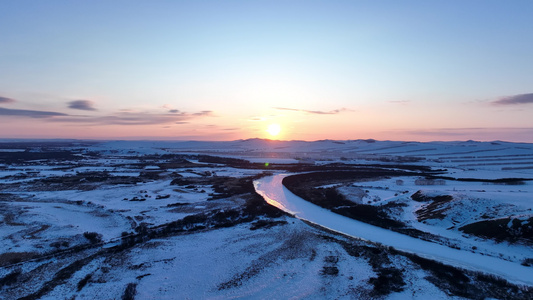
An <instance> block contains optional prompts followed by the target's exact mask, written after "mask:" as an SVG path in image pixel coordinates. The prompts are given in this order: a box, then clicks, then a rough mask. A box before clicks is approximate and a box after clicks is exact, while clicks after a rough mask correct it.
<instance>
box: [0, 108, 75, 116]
mask: <svg viewBox="0 0 533 300" xmlns="http://www.w3.org/2000/svg"><path fill="white" fill-rule="evenodd" d="M0 116H19V117H30V118H51V117H58V116H68V115H67V114H64V113H59V112H54V111H41V110H27V109H9V108H3V107H0Z"/></svg>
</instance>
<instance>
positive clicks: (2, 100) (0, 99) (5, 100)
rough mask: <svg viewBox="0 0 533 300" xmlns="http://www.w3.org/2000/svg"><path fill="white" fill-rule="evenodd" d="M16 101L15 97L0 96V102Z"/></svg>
mask: <svg viewBox="0 0 533 300" xmlns="http://www.w3.org/2000/svg"><path fill="white" fill-rule="evenodd" d="M13 102H16V101H15V99H11V98H7V97H0V104H8V103H13Z"/></svg>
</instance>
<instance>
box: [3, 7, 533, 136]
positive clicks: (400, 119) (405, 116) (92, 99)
mask: <svg viewBox="0 0 533 300" xmlns="http://www.w3.org/2000/svg"><path fill="white" fill-rule="evenodd" d="M532 15H533V1H530V0H513V1H501V0H498V1H494V0H469V1H462V0H461V1H459V0H452V1H422V0H418V1H414V0H412V1H411V0H406V1H396V0H390V1H387V0H378V1H356V0H352V1H313V0H307V1H290V0H288V1H287V0H285V1H275V0H272V1H260V0H258V1H231V0H229V1H208V0H206V1H178V0H175V1H170V0H169V1H157V0H156V1H136V0H128V1H122V0H114V1H98V0H96V1H57V0H48V1H38V0H34V1H28V0H16V1H15V0H4V1H0V138H76V139H155V140H237V139H248V138H271V139H281V140H308V141H312V140H322V139H336V140H354V139H368V138H372V139H378V140H406V141H407V140H408V141H448V140H480V141H492V140H505V141H514V142H533V117H532V116H533V55H532V53H533V18H532V17H531V16H532ZM273 124H275V125H274V126H277V127H276V128H277V129H276V130H272V126H273ZM269 128H270V129H269ZM278 132H279V133H278ZM276 133H277V134H276Z"/></svg>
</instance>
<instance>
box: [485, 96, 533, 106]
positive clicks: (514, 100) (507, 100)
mask: <svg viewBox="0 0 533 300" xmlns="http://www.w3.org/2000/svg"><path fill="white" fill-rule="evenodd" d="M529 103H533V93H531V94H520V95H514V96H508V97H503V98H501V99H498V100H496V101H493V102H492V104H496V105H515V104H529Z"/></svg>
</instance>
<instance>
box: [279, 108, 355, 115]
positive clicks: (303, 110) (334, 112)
mask: <svg viewBox="0 0 533 300" xmlns="http://www.w3.org/2000/svg"><path fill="white" fill-rule="evenodd" d="M273 108H274V109H277V110H289V111H298V112H304V113H308V114H315V115H336V114H339V113H341V112H345V111H350V110H349V109H347V108H340V109H335V110H330V111H320V110H305V109H296V108H287V107H273Z"/></svg>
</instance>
